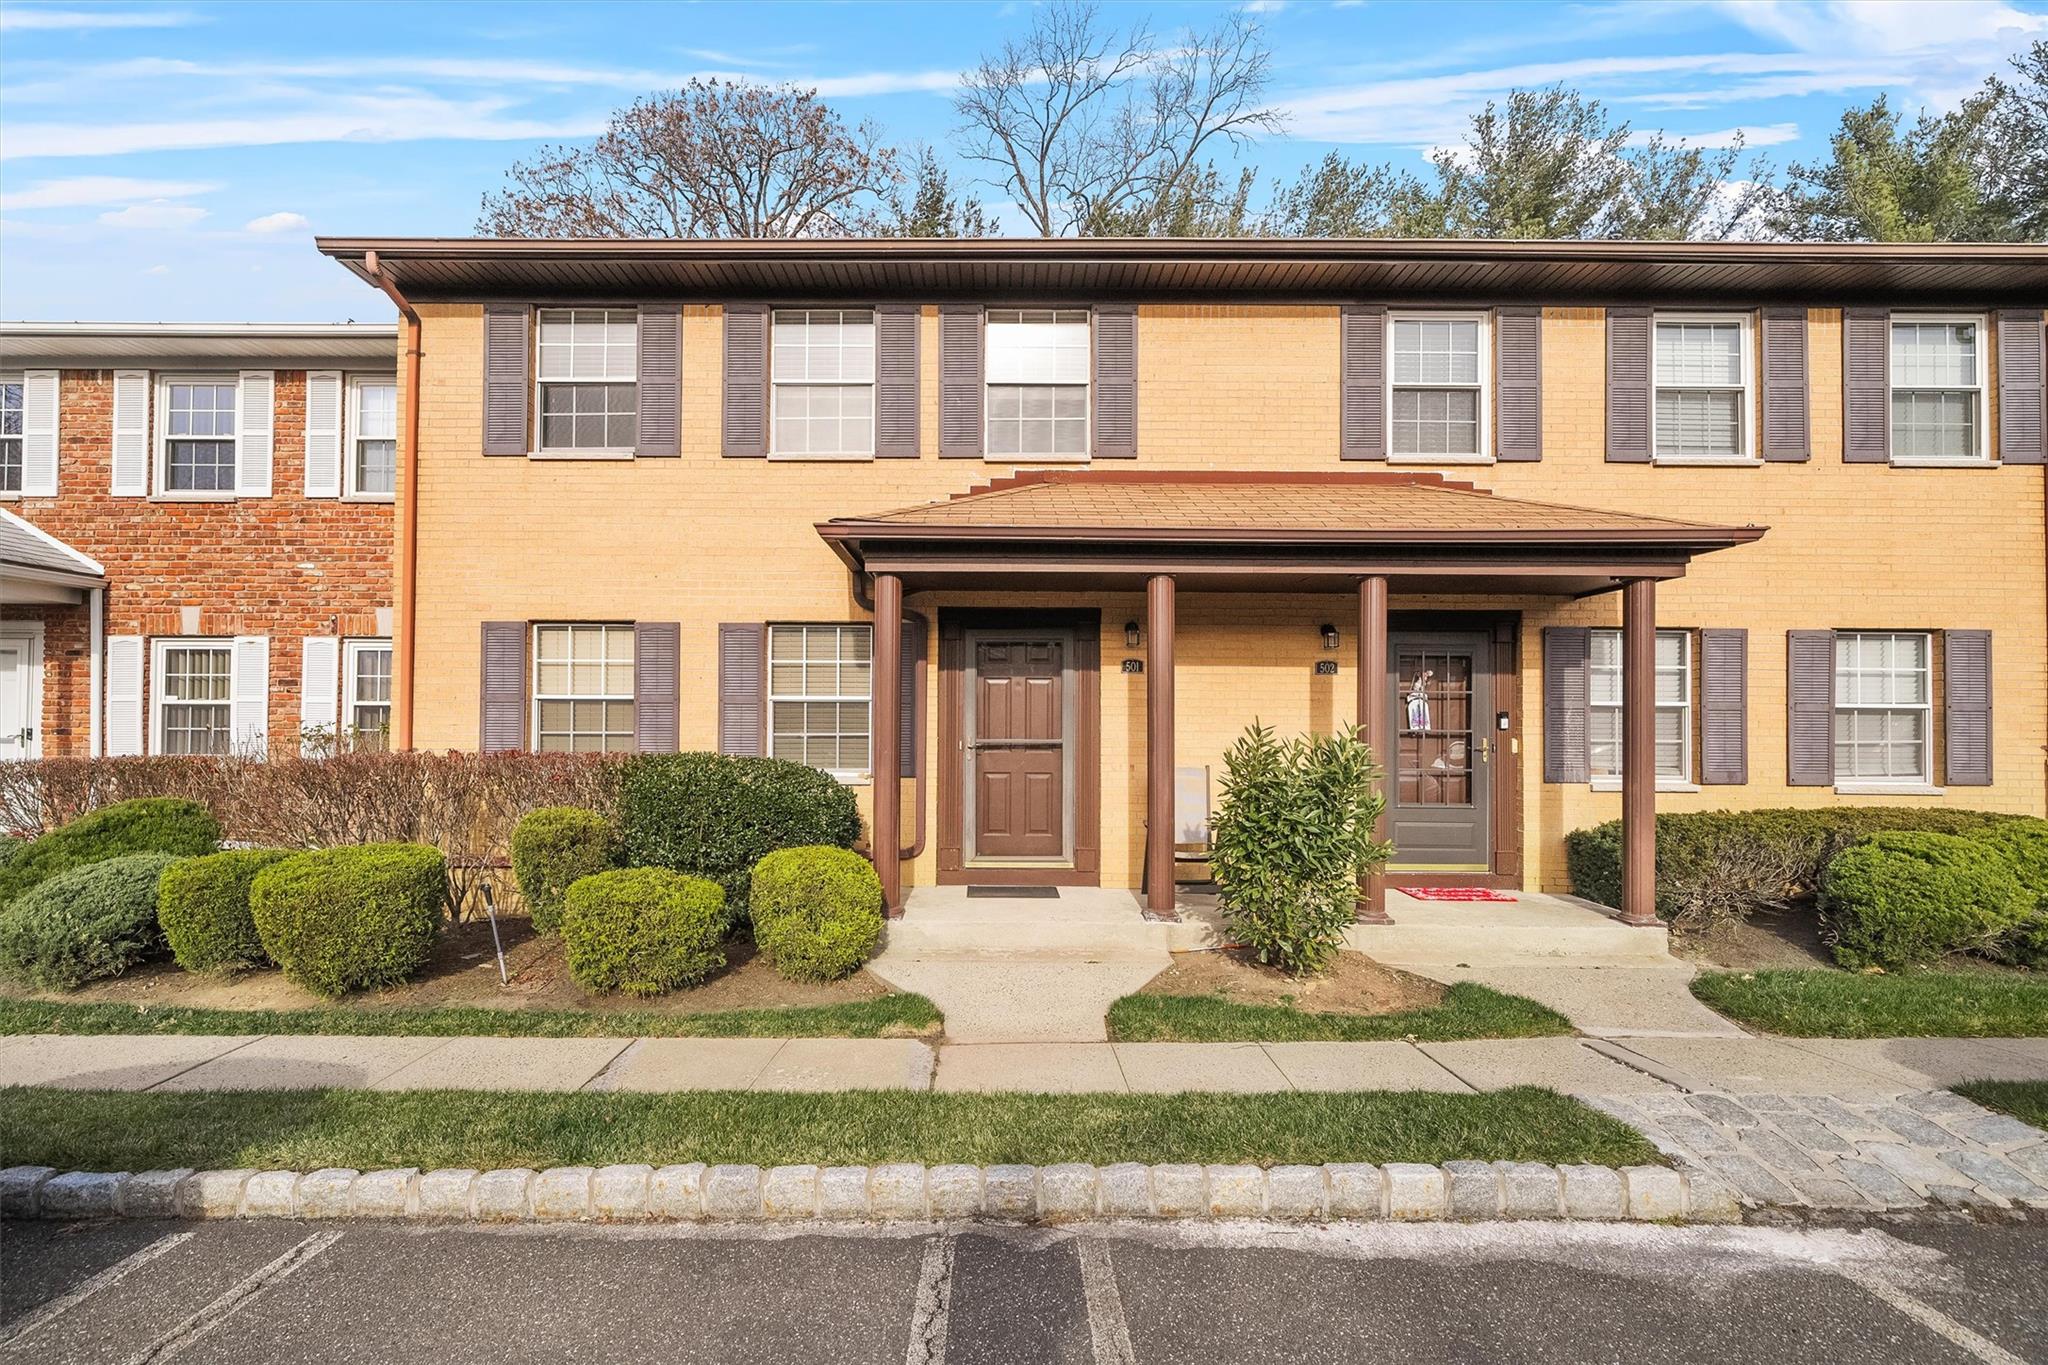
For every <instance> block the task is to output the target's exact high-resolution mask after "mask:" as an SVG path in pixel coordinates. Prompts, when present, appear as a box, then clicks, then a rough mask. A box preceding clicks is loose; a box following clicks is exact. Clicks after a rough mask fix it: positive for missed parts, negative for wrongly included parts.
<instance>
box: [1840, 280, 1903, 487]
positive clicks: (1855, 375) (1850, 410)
mask: <svg viewBox="0 0 2048 1365" xmlns="http://www.w3.org/2000/svg"><path fill="white" fill-rule="evenodd" d="M1891 350H1892V324H1891V314H1890V313H1888V312H1886V311H1885V310H1884V309H1882V308H1845V309H1843V310H1842V461H1843V463H1845V464H1884V463H1885V462H1886V461H1888V460H1890V459H1891V456H1892V395H1891V372H1892V369H1891Z"/></svg>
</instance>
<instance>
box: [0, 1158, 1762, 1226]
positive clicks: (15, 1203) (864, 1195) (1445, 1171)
mask: <svg viewBox="0 0 2048 1365" xmlns="http://www.w3.org/2000/svg"><path fill="white" fill-rule="evenodd" d="M1741 1212H1742V1210H1741V1202H1740V1200H1739V1198H1738V1196H1737V1192H1736V1191H1735V1189H1734V1188H1733V1187H1732V1186H1730V1185H1728V1184H1727V1183H1726V1182H1724V1181H1722V1180H1721V1179H1720V1178H1718V1177H1717V1176H1715V1175H1713V1174H1712V1173H1710V1172H1706V1171H1700V1170H1692V1171H1676V1170H1671V1169H1669V1168H1667V1167H1663V1166H1628V1167H1623V1168H1621V1169H1619V1170H1617V1169H1614V1168H1611V1167H1606V1166H1544V1165H1540V1164H1536V1163H1533V1162H1519V1161H1495V1162H1484V1161H1454V1162H1450V1163H1448V1164H1447V1165H1444V1166H1427V1165H1416V1164H1412V1163H1407V1162H1397V1163H1393V1164H1390V1165H1386V1166H1370V1165H1332V1166H1275V1167H1273V1168H1271V1169H1266V1168H1263V1167H1259V1166H1144V1165H1140V1164H1137V1163H1134V1162H1126V1163H1122V1164H1119V1165H1115V1166H1101V1167H1097V1166H1088V1165H1081V1164H1078V1163H1069V1164H1063V1165H1057V1166H986V1167H983V1166H934V1167H931V1168H929V1169H927V1168H926V1167H924V1166H920V1165H915V1164H903V1163H898V1164H892V1165H886V1166H827V1167H824V1168H822V1169H821V1168H819V1167H817V1166H776V1167H774V1168H772V1169H769V1170H765V1171H764V1170H762V1169H761V1168H760V1167H758V1166H708V1167H707V1166H704V1165H701V1164H693V1165H688V1166H660V1167H652V1166H599V1167H590V1166H557V1167H553V1168H551V1169H548V1170H544V1171H533V1170H527V1169H525V1168H523V1167H522V1168H517V1169H513V1170H498V1171H473V1170H441V1171H426V1172H421V1171H418V1170H385V1171H361V1172H358V1171H351V1170H343V1169H339V1168H328V1169H325V1170H319V1171H311V1172H307V1173H305V1174H301V1173H299V1172H297V1171H254V1170H234V1171H140V1172H133V1173H131V1172H127V1171H114V1172H94V1171H72V1172H67V1173H61V1174H60V1173H59V1172H58V1171H56V1170H54V1169H52V1168H51V1167H48V1166H14V1167H10V1168H8V1169H6V1170H0V1215H4V1216H6V1217H9V1218H104V1217H120V1216H123V1215H125V1216H129V1217H164V1216H168V1215H171V1214H173V1213H175V1214H177V1215H179V1216H182V1217H186V1218H323V1219H329V1218H407V1219H415V1220H422V1221H432V1220H451V1221H452V1220H466V1221H478V1222H598V1223H634V1222H687V1221H713V1222H765V1221H769V1220H789V1219H825V1220H834V1221H882V1220H918V1221H922V1220H925V1219H934V1218H987V1219H997V1220H1003V1221H1008V1222H1024V1223H1071V1222H1080V1221H1083V1220H1086V1219H1096V1218H1190V1219H1197V1218H1273V1219H1287V1220H1293V1221H1302V1222H1322V1221H1329V1220H1379V1219H1385V1220H1391V1221H1396V1222H1477V1221H1483V1220H1489V1219H1501V1218H1508V1219H1566V1218H1569V1219H1575V1220H1580V1221H1599V1222H1619V1221H1637V1222H1647V1221H1660V1220H1670V1219H1683V1220H1686V1221H1690V1222H1717V1223H1718V1222H1732V1221H1735V1220H1737V1219H1739V1218H1740V1217H1741Z"/></svg>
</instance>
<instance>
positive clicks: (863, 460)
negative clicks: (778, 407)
mask: <svg viewBox="0 0 2048 1365" xmlns="http://www.w3.org/2000/svg"><path fill="white" fill-rule="evenodd" d="M768 458H769V459H771V460H773V461H775V462H776V463H777V464H871V463H873V462H874V459H875V453H874V452H873V451H871V450H870V451H866V452H864V453H861V454H856V455H816V454H811V453H810V452H808V451H805V452H797V451H790V452H788V453H784V452H782V451H779V450H771V451H769V452H768Z"/></svg>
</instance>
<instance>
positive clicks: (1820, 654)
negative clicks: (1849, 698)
mask: <svg viewBox="0 0 2048 1365" xmlns="http://www.w3.org/2000/svg"><path fill="white" fill-rule="evenodd" d="M1834 781H1835V633H1834V632H1833V631H1832V630H1788V631H1786V632H1785V782H1786V785H1788V786H1793V787H1829V786H1833V785H1834Z"/></svg>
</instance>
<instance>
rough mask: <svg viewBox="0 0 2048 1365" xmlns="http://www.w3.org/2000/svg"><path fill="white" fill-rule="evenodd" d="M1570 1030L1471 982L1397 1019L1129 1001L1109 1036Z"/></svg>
mask: <svg viewBox="0 0 2048 1365" xmlns="http://www.w3.org/2000/svg"><path fill="white" fill-rule="evenodd" d="M1571 1031H1572V1026H1571V1022H1570V1021H1569V1020H1567V1019H1566V1018H1565V1017H1564V1016H1563V1015H1561V1014H1559V1013H1558V1012H1557V1011H1555V1010H1553V1009H1548V1008H1546V1007H1545V1006H1542V1005H1539V1004H1537V1003H1536V1002H1535V1001H1534V1000H1528V999H1525V998H1523V997H1522V996H1519V995H1504V994H1502V993H1501V992H1500V991H1496V990H1491V989H1488V988H1487V987H1485V986H1481V985H1478V984H1476V983H1474V982H1470V981H1462V982H1459V983H1458V984H1457V985H1455V986H1452V987H1451V988H1450V990H1449V992H1448V993H1446V994H1445V996H1444V1000H1443V1003H1442V1004H1440V1005H1432V1006H1431V1007H1429V1008H1428V1009H1420V1010H1405V1011H1403V1012H1401V1013H1398V1014H1325V1013H1318V1012H1315V1011H1311V1010H1302V1009H1296V1008H1294V1007H1293V1006H1291V1005H1243V1004H1239V1003H1237V1002H1236V1001H1232V1000H1225V999H1223V998H1222V997H1221V996H1214V995H1127V996H1125V997H1124V998H1123V999H1121V1000H1119V1001H1117V1002H1116V1003H1115V1004H1114V1005H1111V1006H1110V1007H1109V1036H1110V1038H1111V1039H1112V1040H1113V1041H1115V1042H1119V1043H1370V1042H1384V1041H1388V1040H1393V1039H1401V1038H1414V1039H1417V1040H1419V1041H1421V1042H1425V1043H1448V1042H1456V1041H1457V1040H1459V1039H1461V1038H1544V1037H1551V1036H1554V1035H1557V1034H1567V1033H1570V1032H1571Z"/></svg>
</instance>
